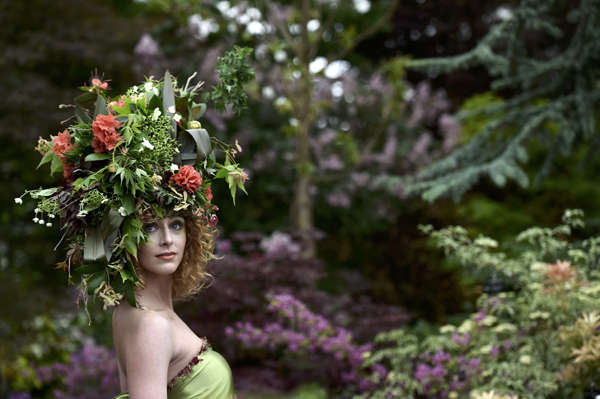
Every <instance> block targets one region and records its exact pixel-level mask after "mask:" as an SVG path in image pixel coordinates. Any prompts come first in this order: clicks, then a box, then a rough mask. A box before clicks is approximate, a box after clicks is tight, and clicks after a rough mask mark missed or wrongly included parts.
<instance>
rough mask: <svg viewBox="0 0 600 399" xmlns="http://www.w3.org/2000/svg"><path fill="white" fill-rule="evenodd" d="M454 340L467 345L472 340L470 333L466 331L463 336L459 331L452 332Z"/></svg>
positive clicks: (461, 344)
mask: <svg viewBox="0 0 600 399" xmlns="http://www.w3.org/2000/svg"><path fill="white" fill-rule="evenodd" d="M452 341H453V342H455V343H457V344H459V345H460V346H467V345H468V344H469V342H470V341H471V336H470V335H469V333H464V334H462V336H461V335H460V334H458V333H457V332H453V333H452Z"/></svg>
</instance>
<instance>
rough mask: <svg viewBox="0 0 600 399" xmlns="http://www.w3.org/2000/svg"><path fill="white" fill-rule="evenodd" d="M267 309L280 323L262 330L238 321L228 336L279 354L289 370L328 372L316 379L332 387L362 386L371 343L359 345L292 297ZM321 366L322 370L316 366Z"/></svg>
mask: <svg viewBox="0 0 600 399" xmlns="http://www.w3.org/2000/svg"><path fill="white" fill-rule="evenodd" d="M267 309H268V310H269V311H270V312H272V313H275V314H276V315H277V320H276V321H274V322H272V323H268V324H266V325H264V326H262V327H256V326H254V325H253V324H252V323H250V322H238V323H236V325H235V327H234V328H232V327H227V328H226V329H225V334H226V335H227V336H228V337H230V338H232V339H234V340H237V341H239V342H240V344H241V346H242V347H243V348H245V349H267V350H269V351H270V352H272V353H276V352H278V357H279V358H280V359H281V363H282V364H285V366H286V367H287V368H290V367H298V366H300V367H306V368H307V370H309V371H318V372H319V373H320V372H321V371H322V370H324V371H325V374H324V375H323V374H322V375H321V376H320V377H319V375H318V374H317V373H315V376H314V377H313V378H316V379H323V378H326V381H328V383H329V384H330V385H339V384H360V383H362V379H361V378H360V376H359V375H358V374H357V371H358V370H359V368H360V366H361V365H362V363H363V354H364V353H365V352H367V351H368V350H371V348H372V345H371V344H370V343H367V344H364V345H357V344H356V343H354V342H353V339H352V333H351V332H350V331H348V330H347V329H345V328H342V327H334V326H333V325H332V324H331V323H330V322H329V321H328V320H327V319H325V318H324V317H323V316H321V315H316V314H314V313H313V312H311V311H310V310H309V309H308V308H307V307H306V305H305V304H304V303H302V302H301V301H299V300H297V299H296V298H294V297H293V296H291V295H274V296H273V297H272V298H271V301H270V303H269V306H268V308H267ZM317 364H318V365H319V367H315V365H317ZM363 384H364V383H363Z"/></svg>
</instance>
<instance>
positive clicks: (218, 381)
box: [114, 339, 235, 399]
mask: <svg viewBox="0 0 600 399" xmlns="http://www.w3.org/2000/svg"><path fill="white" fill-rule="evenodd" d="M234 396H235V395H234V390H233V378H232V375H231V369H230V368H229V365H228V364H227V361H226V360H225V359H224V358H223V356H221V355H220V354H219V353H217V352H215V351H214V350H212V348H211V347H210V344H208V341H206V339H204V344H203V345H202V348H200V350H199V351H198V354H197V355H196V356H194V358H193V359H192V360H191V361H190V362H189V363H188V365H187V366H185V367H184V368H183V370H181V371H180V372H179V373H178V374H177V375H176V376H175V377H174V378H173V379H172V380H171V381H170V382H169V384H168V385H167V398H169V399H231V398H233V397H234ZM114 399H129V392H123V393H121V394H120V395H118V396H115V397H114Z"/></svg>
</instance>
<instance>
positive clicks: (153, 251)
mask: <svg viewBox="0 0 600 399" xmlns="http://www.w3.org/2000/svg"><path fill="white" fill-rule="evenodd" d="M143 228H144V231H145V232H146V233H147V234H148V237H149V238H150V242H148V243H147V244H145V245H142V246H140V248H139V249H138V261H139V265H140V267H141V268H142V269H143V270H144V271H146V272H150V273H154V274H160V275H164V274H172V273H174V272H175V271H176V270H177V267H179V264H180V263H181V260H182V259H183V253H184V251H185V241H186V237H185V220H184V219H183V218H182V217H179V216H176V217H169V218H165V219H160V220H156V221H154V222H152V223H147V224H145V225H144V227H143Z"/></svg>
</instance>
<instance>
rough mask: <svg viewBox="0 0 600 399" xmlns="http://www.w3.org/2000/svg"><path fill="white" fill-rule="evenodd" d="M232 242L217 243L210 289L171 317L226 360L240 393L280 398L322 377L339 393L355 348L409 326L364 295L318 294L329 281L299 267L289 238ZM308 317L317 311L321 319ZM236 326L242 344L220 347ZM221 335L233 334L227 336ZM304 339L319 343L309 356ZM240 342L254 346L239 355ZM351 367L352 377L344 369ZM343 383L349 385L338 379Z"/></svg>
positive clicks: (318, 270)
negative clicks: (266, 392)
mask: <svg viewBox="0 0 600 399" xmlns="http://www.w3.org/2000/svg"><path fill="white" fill-rule="evenodd" d="M231 238H232V239H231V241H229V240H221V241H218V242H217V243H216V247H217V252H218V253H219V254H220V256H221V255H222V256H223V257H222V258H221V259H219V260H217V261H215V262H214V263H213V264H212V268H211V270H212V272H213V274H214V275H215V280H214V282H213V284H212V285H211V286H210V287H209V288H207V289H206V290H204V291H202V292H201V293H200V294H199V295H198V296H197V297H196V298H195V299H194V300H193V301H191V302H187V303H183V304H180V305H177V306H178V307H177V312H178V314H180V316H181V317H182V318H183V319H184V320H185V321H186V322H187V323H188V324H189V325H190V327H191V328H192V329H193V330H194V331H195V332H196V333H197V334H198V335H200V336H206V337H207V338H208V339H209V340H210V341H211V343H212V344H213V346H215V348H216V349H218V350H219V351H221V352H222V353H223V354H224V355H225V356H226V358H227V360H228V361H229V362H230V364H231V365H232V368H233V369H234V373H235V375H236V388H237V389H239V390H244V389H252V387H260V386H261V385H262V386H271V387H274V388H277V389H282V390H286V389H291V388H293V387H294V386H297V385H298V384H302V383H304V382H309V381H312V380H315V379H319V378H320V377H323V376H326V375H328V373H332V375H333V377H332V378H331V380H328V382H331V384H333V385H336V384H338V385H339V384H341V383H342V373H352V370H356V369H358V368H359V366H360V362H359V361H358V358H357V354H358V352H359V351H360V349H358V348H360V345H357V344H355V343H354V342H355V341H356V342H361V343H365V342H371V341H372V340H373V338H374V337H375V335H377V334H378V333H379V332H382V331H386V330H390V329H395V328H400V327H402V326H403V325H404V324H405V322H406V321H407V320H408V318H409V317H408V314H407V313H406V312H405V311H404V310H403V309H401V308H399V307H396V306H392V305H380V304H376V303H373V301H372V300H370V298H369V297H368V296H366V295H362V296H357V297H352V296H350V295H334V294H331V293H329V292H326V291H323V290H320V289H319V287H318V282H319V280H320V279H321V278H323V277H325V276H327V273H326V272H325V265H324V263H323V262H322V261H321V260H319V259H317V258H312V259H302V258H301V257H300V256H299V255H300V252H301V241H300V239H299V238H298V237H296V236H295V235H294V234H293V233H290V234H287V233H283V232H274V233H273V234H271V235H270V236H266V235H263V234H260V233H252V232H245V233H241V232H239V233H235V234H233V235H232V236H231ZM273 298H280V299H282V298H289V300H286V301H284V302H282V305H274V304H273V302H271V303H270V301H272V300H273ZM284 304H285V306H290V309H293V311H294V312H296V313H294V314H298V317H300V319H298V318H296V316H294V317H293V318H294V320H295V321H293V322H292V319H290V317H292V314H288V316H289V317H288V318H285V317H284V316H283V315H282V314H281V313H280V311H279V310H277V309H276V308H275V307H274V306H284ZM292 304H295V305H293V306H292ZM282 309H283V308H282ZM311 310H318V313H319V315H318V316H317V315H315V314H314V313H313V312H312V311H311ZM282 317H284V318H283V319H282ZM294 323H296V324H294ZM242 326H246V327H248V328H247V329H246V330H247V331H246V335H244V334H242V335H241V337H242V338H243V339H242V340H240V339H237V338H236V339H226V337H225V334H224V331H225V329H226V328H227V327H230V328H234V329H235V330H236V331H240V332H241V330H240V328H241V327H242ZM255 328H258V329H260V331H261V332H260V333H258V332H257V331H255ZM278 328H281V332H278ZM227 331H228V332H230V333H231V329H228V330H227ZM252 332H256V334H255V335H253V333H252ZM261 334H262V337H263V338H260V337H261ZM311 334H312V335H313V336H314V339H312V338H311ZM230 335H231V334H230ZM236 336H237V335H236ZM276 337H279V338H277V339H279V340H280V341H277V339H276ZM351 337H354V340H355V341H354V340H353V339H352V338H351ZM232 338H233V336H232ZM261 339H265V340H266V341H261ZM304 339H309V341H310V342H312V344H314V345H317V343H318V345H317V346H314V347H312V348H313V351H312V352H311V351H310V350H309V349H310V345H309V346H308V347H307V346H305V344H303V343H302V342H303V340H304ZM267 341H269V342H270V343H271V344H273V345H274V346H275V348H271V347H269V345H268V344H267V343H266V342H267ZM244 342H246V343H248V344H250V342H252V347H253V349H252V350H250V349H249V347H247V346H246V347H244V345H242V344H243V343H244ZM294 349H295V351H293V350H294ZM273 351H274V352H273ZM284 352H285V355H284ZM273 354H276V356H272V355H273ZM304 354H306V355H307V356H304ZM288 355H290V356H291V355H294V357H295V358H296V361H295V362H290V361H288V360H289V359H288ZM336 356H338V357H340V358H339V359H337V358H336ZM299 359H301V360H299ZM349 359H352V364H354V365H355V366H354V369H351V368H350V367H349V364H350V363H349ZM330 366H331V367H330ZM330 369H331V370H332V371H329V370H330ZM344 378H346V379H352V378H354V377H352V376H351V375H350V374H344Z"/></svg>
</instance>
